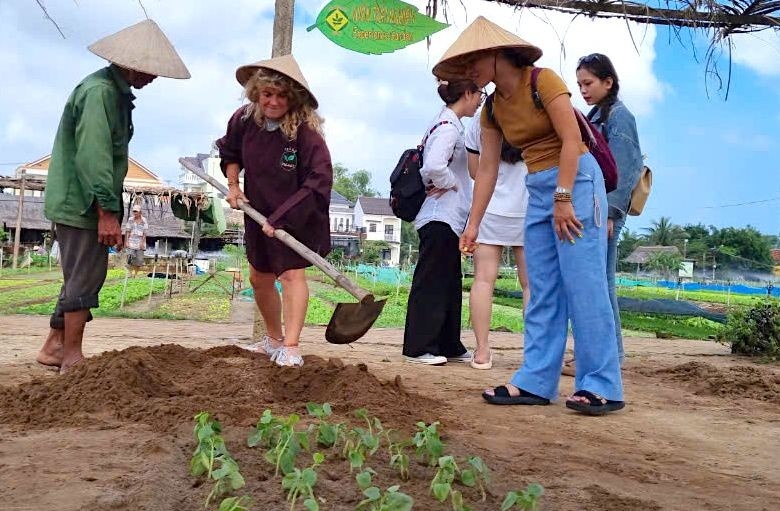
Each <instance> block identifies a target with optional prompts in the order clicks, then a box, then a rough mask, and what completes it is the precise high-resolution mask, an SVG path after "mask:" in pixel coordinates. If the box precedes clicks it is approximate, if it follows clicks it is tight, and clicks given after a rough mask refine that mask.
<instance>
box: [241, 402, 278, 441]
mask: <svg viewBox="0 0 780 511" xmlns="http://www.w3.org/2000/svg"><path fill="white" fill-rule="evenodd" d="M281 429H282V422H281V421H280V420H279V419H277V418H276V417H274V416H273V414H272V413H271V410H266V411H264V412H263V415H262V416H261V417H260V420H259V421H257V425H256V426H255V430H254V432H253V433H252V434H251V435H249V438H247V441H246V445H247V446H248V447H255V446H258V445H260V446H261V447H266V448H268V447H271V446H272V445H275V444H276V443H277V442H278V441H279V432H280V431H281Z"/></svg>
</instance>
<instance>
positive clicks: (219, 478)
mask: <svg viewBox="0 0 780 511" xmlns="http://www.w3.org/2000/svg"><path fill="white" fill-rule="evenodd" d="M195 421H196V423H195V430H194V432H195V438H197V440H198V446H197V448H196V449H195V452H194V453H193V455H192V459H191V460H190V472H191V473H192V475H194V476H200V475H203V474H206V477H207V478H208V479H213V480H214V487H213V488H212V489H211V492H210V493H209V495H208V497H206V507H207V508H208V506H209V504H210V503H211V499H213V498H214V497H218V496H220V495H224V494H226V493H228V492H229V491H231V490H237V489H239V488H241V487H243V486H244V484H245V482H244V477H243V476H242V475H241V472H240V471H239V469H238V463H236V461H235V460H234V459H233V458H232V457H231V456H230V453H229V452H228V450H227V447H225V440H224V439H223V438H222V436H221V435H219V433H221V432H222V426H221V425H220V424H219V422H218V421H215V420H212V419H210V417H209V414H208V413H207V412H201V413H199V414H198V415H196V416H195ZM217 465H219V468H217Z"/></svg>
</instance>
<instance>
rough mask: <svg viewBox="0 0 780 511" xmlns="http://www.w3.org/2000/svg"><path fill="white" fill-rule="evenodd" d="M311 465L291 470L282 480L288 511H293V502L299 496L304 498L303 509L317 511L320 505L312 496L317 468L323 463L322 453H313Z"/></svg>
mask: <svg viewBox="0 0 780 511" xmlns="http://www.w3.org/2000/svg"><path fill="white" fill-rule="evenodd" d="M312 458H313V463H312V465H311V466H310V467H307V468H305V469H303V470H301V469H299V468H293V470H292V472H290V473H288V474H287V475H285V476H284V478H282V488H284V489H285V490H287V501H288V502H290V511H293V510H294V509H295V502H296V501H297V500H298V497H300V496H301V495H303V496H305V500H304V501H303V507H305V508H306V509H307V510H309V511H319V509H320V505H319V503H318V502H317V498H316V497H315V496H314V485H316V484H317V471H316V469H317V467H318V466H320V465H322V463H323V462H324V461H325V456H324V455H323V454H322V453H319V452H317V453H314V455H313V456H312Z"/></svg>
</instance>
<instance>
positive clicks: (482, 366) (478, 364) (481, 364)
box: [471, 350, 493, 371]
mask: <svg viewBox="0 0 780 511" xmlns="http://www.w3.org/2000/svg"><path fill="white" fill-rule="evenodd" d="M489 353H490V357H489V358H488V361H487V362H476V361H474V359H473V358H472V359H471V367H472V368H474V369H481V370H483V371H487V370H489V369H492V368H493V350H490V352H489Z"/></svg>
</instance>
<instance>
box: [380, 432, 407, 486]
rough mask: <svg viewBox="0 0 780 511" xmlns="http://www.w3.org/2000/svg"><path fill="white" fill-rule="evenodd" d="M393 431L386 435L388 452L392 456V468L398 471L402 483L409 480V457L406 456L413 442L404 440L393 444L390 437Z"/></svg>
mask: <svg viewBox="0 0 780 511" xmlns="http://www.w3.org/2000/svg"><path fill="white" fill-rule="evenodd" d="M391 433H392V431H388V432H386V433H385V436H386V438H387V450H388V453H389V455H390V468H394V469H396V470H397V471H398V475H399V476H400V477H401V480H402V481H408V480H409V455H408V454H406V450H407V449H408V448H409V446H411V445H412V442H411V440H408V439H407V440H402V441H401V442H393V439H392V438H391V437H390V435H391Z"/></svg>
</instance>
